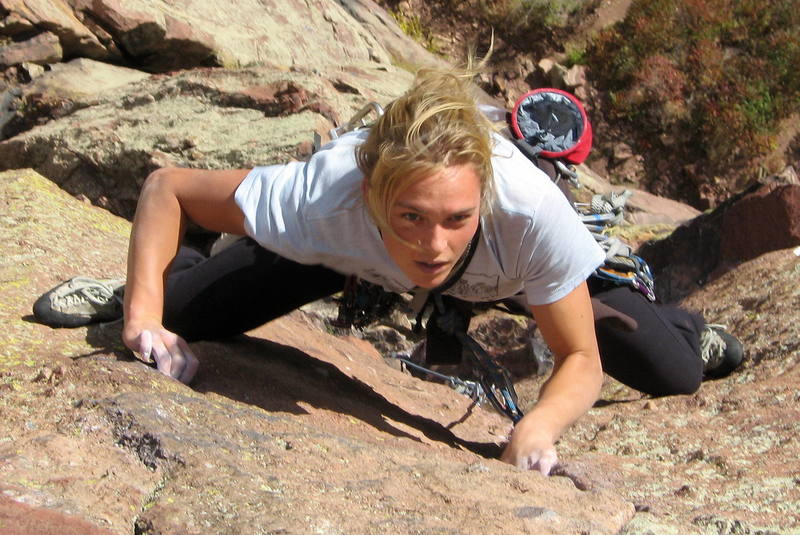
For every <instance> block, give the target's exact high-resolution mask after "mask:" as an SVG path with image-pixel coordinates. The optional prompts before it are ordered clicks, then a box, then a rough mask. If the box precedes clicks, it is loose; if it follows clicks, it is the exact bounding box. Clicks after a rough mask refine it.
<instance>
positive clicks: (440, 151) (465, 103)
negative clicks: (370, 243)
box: [356, 68, 493, 234]
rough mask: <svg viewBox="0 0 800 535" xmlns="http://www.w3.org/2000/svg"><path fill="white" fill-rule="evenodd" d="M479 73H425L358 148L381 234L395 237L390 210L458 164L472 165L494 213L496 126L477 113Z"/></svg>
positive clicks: (487, 206) (485, 208)
mask: <svg viewBox="0 0 800 535" xmlns="http://www.w3.org/2000/svg"><path fill="white" fill-rule="evenodd" d="M474 74H475V71H474V70H471V69H469V68H467V69H464V70H450V71H443V70H435V69H424V70H420V71H419V72H418V73H417V76H416V79H415V81H414V84H413V85H412V87H411V88H410V89H409V90H408V91H407V92H406V93H405V94H404V95H403V96H401V97H400V98H398V99H396V100H394V101H392V102H391V103H390V104H389V105H388V106H387V107H386V110H385V112H384V114H383V115H382V116H381V117H380V118H379V119H378V121H377V122H376V123H375V124H374V125H373V126H372V127H371V128H370V132H369V135H368V137H367V140H366V141H365V142H364V143H363V144H361V145H360V146H359V147H358V148H357V149H356V160H357V162H358V167H359V169H360V170H361V171H362V172H363V173H364V177H365V180H366V181H367V184H368V188H366V193H365V201H366V204H367V208H368V210H369V213H370V216H371V217H372V219H373V221H374V222H375V224H376V225H377V226H378V227H379V228H380V229H381V230H384V231H389V232H390V233H392V234H394V232H393V231H392V230H391V227H390V226H389V210H390V209H391V207H392V205H393V204H394V202H395V201H396V199H397V197H398V196H399V195H400V194H401V193H402V192H403V191H404V190H405V189H406V188H408V187H409V186H411V185H413V184H415V183H416V182H418V181H419V180H422V179H424V178H427V177H429V176H431V175H434V174H436V173H438V172H440V171H442V170H444V169H445V168H447V167H451V166H454V165H465V164H471V165H472V166H473V168H474V170H475V172H476V173H477V175H478V177H479V179H480V184H481V211H482V213H488V212H489V209H490V205H491V199H492V195H493V188H492V182H493V175H492V162H491V159H492V147H493V144H492V138H491V132H492V130H493V127H492V123H491V122H490V121H489V120H488V119H487V118H486V117H485V116H484V115H483V113H481V112H480V110H479V109H478V105H477V103H476V95H475V94H474V92H473V91H474V90H473V89H472V87H473V86H472V85H471V81H472V78H473V76H474Z"/></svg>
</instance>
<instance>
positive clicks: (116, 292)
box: [33, 277, 125, 327]
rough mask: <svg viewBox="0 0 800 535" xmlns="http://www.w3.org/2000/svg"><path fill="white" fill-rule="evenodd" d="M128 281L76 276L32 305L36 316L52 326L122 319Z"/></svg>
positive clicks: (71, 325) (78, 324)
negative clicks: (124, 292) (125, 287)
mask: <svg viewBox="0 0 800 535" xmlns="http://www.w3.org/2000/svg"><path fill="white" fill-rule="evenodd" d="M124 282H125V281H123V280H115V279H90V278H87V277H75V278H74V279H70V280H68V281H66V282H63V283H61V284H59V285H58V286H56V287H55V288H53V289H52V290H50V291H48V292H46V293H45V294H44V295H42V296H41V297H40V298H39V299H37V300H36V302H35V303H34V304H33V315H34V316H35V317H36V319H37V320H38V321H39V322H40V323H44V324H45V325H49V326H50V327H80V326H81V325H88V324H89V323H99V322H107V321H114V320H118V319H120V318H122V295H123V290H124V286H123V284H124Z"/></svg>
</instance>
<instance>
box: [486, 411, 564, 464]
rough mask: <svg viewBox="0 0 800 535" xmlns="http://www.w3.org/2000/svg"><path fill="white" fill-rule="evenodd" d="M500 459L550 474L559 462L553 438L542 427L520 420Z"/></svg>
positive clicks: (524, 419)
mask: <svg viewBox="0 0 800 535" xmlns="http://www.w3.org/2000/svg"><path fill="white" fill-rule="evenodd" d="M500 460H501V461H503V462H506V463H509V464H513V465H514V466H516V467H517V468H521V469H523V470H538V471H539V472H541V474H542V475H545V476H546V475H549V474H550V470H552V469H553V467H554V466H555V465H556V464H557V463H558V455H557V454H556V448H555V445H554V441H553V439H552V438H551V437H550V436H548V434H547V433H545V432H544V431H543V430H542V429H540V428H537V427H535V426H531V425H529V424H527V423H526V418H523V419H522V420H520V422H519V423H518V424H517V426H516V428H515V429H514V432H513V433H512V435H511V441H510V442H509V443H508V445H506V448H505V450H504V451H503V455H502V456H501V457H500Z"/></svg>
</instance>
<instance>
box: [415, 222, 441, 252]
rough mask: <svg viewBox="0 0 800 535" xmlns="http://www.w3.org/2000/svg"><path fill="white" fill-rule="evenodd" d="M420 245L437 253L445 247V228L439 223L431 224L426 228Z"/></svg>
mask: <svg viewBox="0 0 800 535" xmlns="http://www.w3.org/2000/svg"><path fill="white" fill-rule="evenodd" d="M420 246H421V247H422V248H423V249H424V250H425V251H428V252H432V253H436V254H439V253H441V252H443V251H445V250H446V249H447V229H445V228H444V227H442V226H441V225H431V226H430V227H429V228H427V229H426V232H425V236H424V237H423V238H422V240H421V242H420Z"/></svg>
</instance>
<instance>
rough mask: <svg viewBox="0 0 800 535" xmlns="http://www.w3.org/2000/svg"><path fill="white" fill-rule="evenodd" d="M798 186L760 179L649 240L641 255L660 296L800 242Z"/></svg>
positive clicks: (689, 289)
mask: <svg viewBox="0 0 800 535" xmlns="http://www.w3.org/2000/svg"><path fill="white" fill-rule="evenodd" d="M798 191H800V190H798V186H797V185H794V184H788V185H787V184H780V183H779V182H770V181H768V182H766V183H758V182H757V183H754V184H752V185H751V186H750V187H749V188H747V189H746V190H744V191H742V192H740V193H738V194H737V195H734V196H733V197H731V198H730V199H728V200H727V201H725V202H724V203H722V204H720V205H719V206H718V207H717V208H716V209H715V210H713V211H712V212H709V213H705V214H702V215H700V216H698V217H696V218H695V219H693V220H691V221H689V222H687V223H686V224H684V225H683V226H681V227H678V228H677V229H675V231H674V232H673V233H672V234H670V235H669V236H668V237H666V238H664V239H662V240H658V241H655V242H650V243H646V244H644V245H643V246H642V247H641V248H640V249H639V254H640V255H641V256H643V257H644V258H646V259H647V261H648V263H649V264H650V267H651V268H652V270H653V274H654V275H655V280H656V283H657V289H658V293H659V296H660V297H661V298H662V299H663V300H665V301H677V300H679V299H682V298H683V297H686V296H687V295H689V294H691V293H693V292H695V291H696V290H697V289H699V288H701V287H702V286H703V285H705V284H707V283H708V282H709V281H711V280H713V279H714V278H716V277H719V276H720V275H722V274H724V273H726V272H727V271H730V270H731V269H733V268H735V267H736V265H738V264H739V263H741V262H743V261H746V260H749V259H752V258H755V257H757V256H759V255H761V254H764V253H766V252H769V251H774V250H777V249H782V248H786V247H792V246H796V245H800V232H798V228H797V221H798V215H797V214H798Z"/></svg>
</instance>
